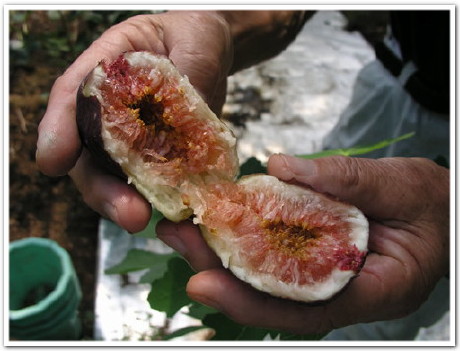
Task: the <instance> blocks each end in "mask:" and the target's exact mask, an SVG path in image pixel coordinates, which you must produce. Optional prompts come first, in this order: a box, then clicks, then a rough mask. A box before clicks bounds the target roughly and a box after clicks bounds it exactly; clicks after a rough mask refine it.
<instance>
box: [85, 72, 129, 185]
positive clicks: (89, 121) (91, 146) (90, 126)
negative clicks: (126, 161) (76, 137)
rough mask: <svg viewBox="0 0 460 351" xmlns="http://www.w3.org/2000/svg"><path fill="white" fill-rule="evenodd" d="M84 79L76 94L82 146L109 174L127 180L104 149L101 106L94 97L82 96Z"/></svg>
mask: <svg viewBox="0 0 460 351" xmlns="http://www.w3.org/2000/svg"><path fill="white" fill-rule="evenodd" d="M86 81H87V79H85V80H84V81H83V82H82V84H81V85H80V88H79V89H78V93H77V109H76V115H77V127H78V132H79V134H80V139H81V141H82V143H83V145H84V146H85V147H86V148H87V149H88V150H89V151H90V153H91V154H92V155H93V157H95V158H96V160H97V161H98V162H99V163H100V164H101V165H102V166H103V167H104V168H105V169H106V170H107V171H108V172H110V173H111V174H113V175H115V176H118V177H120V178H122V179H125V180H126V179H127V176H126V174H125V173H124V172H123V170H122V169H121V167H120V165H119V164H118V163H116V162H115V161H113V160H112V158H111V157H110V155H109V154H108V152H107V151H106V150H105V149H104V142H103V140H102V137H101V125H102V122H101V115H102V112H101V104H100V102H99V101H98V99H97V98H96V97H95V96H88V97H86V96H85V95H84V94H83V87H84V86H85V83H86Z"/></svg>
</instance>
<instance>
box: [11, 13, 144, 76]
mask: <svg viewBox="0 0 460 351" xmlns="http://www.w3.org/2000/svg"><path fill="white" fill-rule="evenodd" d="M151 12H152V11H60V10H52V11H11V12H10V16H9V19H10V23H9V25H10V26H9V30H10V64H11V68H15V67H24V68H32V67H33V66H34V65H35V64H36V63H37V62H40V61H46V62H48V64H50V65H55V66H57V67H58V68H61V69H63V68H65V67H66V66H67V65H68V64H69V63H70V62H72V61H73V60H75V58H76V57H77V56H78V55H79V54H80V53H81V52H82V51H83V50H85V49H86V48H87V47H88V46H89V45H90V44H91V43H92V42H93V41H94V40H95V39H96V38H98V37H99V36H100V35H101V34H102V32H104V31H105V30H106V29H107V28H109V27H110V26H112V25H114V24H116V23H119V22H121V21H124V20H125V19H127V18H129V17H131V16H134V15H138V14H144V13H151Z"/></svg>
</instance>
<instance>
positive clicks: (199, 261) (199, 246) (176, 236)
mask: <svg viewBox="0 0 460 351" xmlns="http://www.w3.org/2000/svg"><path fill="white" fill-rule="evenodd" d="M156 230H157V236H158V238H159V239H160V240H162V241H163V242H164V243H165V244H167V245H168V246H170V247H172V248H173V249H175V250H176V251H177V252H179V253H180V254H181V255H182V256H184V258H185V259H186V260H187V261H188V262H189V264H190V265H191V266H192V268H193V269H194V270H196V271H202V270H205V269H211V268H217V267H221V266H222V263H221V261H220V259H219V258H218V257H217V256H216V254H215V253H214V252H213V251H212V250H211V249H210V248H209V246H208V245H207V244H206V242H205V241H204V239H203V237H202V236H201V232H200V229H199V227H197V226H196V225H194V224H193V223H192V222H191V221H184V222H180V223H173V222H170V221H168V220H162V221H160V222H159V223H158V225H157V228H156Z"/></svg>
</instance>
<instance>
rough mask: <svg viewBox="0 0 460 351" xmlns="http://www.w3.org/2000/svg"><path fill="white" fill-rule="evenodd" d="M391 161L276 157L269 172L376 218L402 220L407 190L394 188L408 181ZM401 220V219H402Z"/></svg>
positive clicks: (273, 157) (271, 162)
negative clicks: (347, 203) (327, 195)
mask: <svg viewBox="0 0 460 351" xmlns="http://www.w3.org/2000/svg"><path fill="white" fill-rule="evenodd" d="M398 162H399V161H397V160H394V162H393V161H392V160H390V159H387V160H385V159H380V160H373V159H364V158H353V157H343V156H332V157H324V158H318V159H301V158H298V157H293V156H288V155H273V156H272V157H271V158H270V160H269V162H268V172H269V173H270V174H271V175H274V176H276V177H278V178H279V179H281V180H284V181H287V182H294V183H300V184H303V185H307V186H310V187H312V188H313V189H314V190H316V191H318V192H321V193H327V194H331V195H333V196H335V197H338V198H339V199H340V200H342V201H345V202H349V203H352V204H353V205H355V206H357V207H358V208H360V209H361V210H363V211H364V212H365V214H367V215H369V216H371V217H375V218H382V219H387V218H401V215H402V213H401V211H400V207H399V206H395V204H400V203H404V202H405V200H406V196H407V195H408V194H407V193H406V192H405V191H401V188H399V187H397V186H395V184H398V185H402V184H403V181H404V179H405V177H404V175H403V174H401V173H400V172H399V170H398V169H397V167H395V166H396V165H395V164H394V163H398ZM401 219H402V218H401Z"/></svg>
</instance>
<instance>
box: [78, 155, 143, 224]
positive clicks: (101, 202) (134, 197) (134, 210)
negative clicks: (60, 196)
mask: <svg viewBox="0 0 460 351" xmlns="http://www.w3.org/2000/svg"><path fill="white" fill-rule="evenodd" d="M69 175H70V176H71V178H72V179H73V181H74V182H75V185H76V186H77V188H78V189H79V190H80V192H81V193H82V195H83V198H84V200H85V202H86V203H87V204H88V205H89V206H90V207H91V208H92V209H94V210H95V211H97V212H98V213H99V214H100V215H101V216H103V217H106V218H109V219H110V220H112V221H113V222H115V223H117V224H118V225H119V226H120V227H122V228H124V229H126V230H127V231H128V232H130V233H136V232H139V231H141V230H142V229H144V228H145V227H146V226H147V224H148V222H149V220H150V216H151V205H150V204H149V203H148V202H147V201H146V200H145V199H144V198H143V197H142V196H141V195H140V194H139V193H138V192H137V191H136V190H135V189H134V188H133V187H131V186H130V185H128V184H127V183H126V182H124V181H122V180H120V179H119V178H117V177H115V176H112V175H109V174H107V173H104V172H103V171H101V170H100V169H99V168H98V167H97V166H96V165H95V164H94V162H93V160H92V158H91V156H89V154H88V152H87V151H86V150H84V151H83V153H82V155H81V157H80V159H79V160H78V161H77V164H76V165H75V167H74V168H73V169H72V170H71V171H70V172H69Z"/></svg>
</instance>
